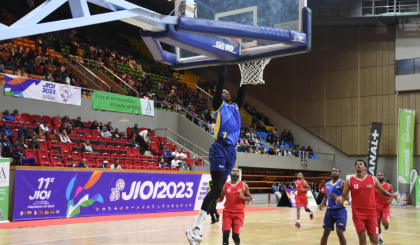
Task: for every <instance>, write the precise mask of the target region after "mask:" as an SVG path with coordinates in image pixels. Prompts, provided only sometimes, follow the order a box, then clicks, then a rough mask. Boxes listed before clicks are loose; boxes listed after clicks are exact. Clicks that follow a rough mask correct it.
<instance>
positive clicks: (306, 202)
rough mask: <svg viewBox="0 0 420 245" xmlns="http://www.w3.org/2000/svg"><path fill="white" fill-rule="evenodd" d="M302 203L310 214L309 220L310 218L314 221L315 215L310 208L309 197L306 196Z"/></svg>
mask: <svg viewBox="0 0 420 245" xmlns="http://www.w3.org/2000/svg"><path fill="white" fill-rule="evenodd" d="M302 203H303V207H304V208H305V211H306V212H308V213H309V218H310V219H313V218H314V214H313V212H312V211H311V210H310V209H309V208H308V197H307V196H304V197H303V200H302Z"/></svg>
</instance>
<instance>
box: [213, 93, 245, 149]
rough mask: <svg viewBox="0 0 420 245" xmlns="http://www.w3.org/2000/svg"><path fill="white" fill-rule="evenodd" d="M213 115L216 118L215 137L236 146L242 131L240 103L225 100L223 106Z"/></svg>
mask: <svg viewBox="0 0 420 245" xmlns="http://www.w3.org/2000/svg"><path fill="white" fill-rule="evenodd" d="M213 115H214V118H215V120H216V126H215V129H214V139H215V140H219V141H223V142H224V143H227V144H230V145H233V146H235V145H236V143H238V139H239V134H240V132H241V115H240V114H239V108H238V105H237V104H229V103H226V102H224V101H223V103H222V106H220V108H219V109H218V110H217V111H215V112H214V114H213Z"/></svg>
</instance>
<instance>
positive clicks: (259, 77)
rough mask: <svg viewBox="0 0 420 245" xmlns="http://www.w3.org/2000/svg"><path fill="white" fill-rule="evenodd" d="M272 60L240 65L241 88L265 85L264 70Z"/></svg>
mask: <svg viewBox="0 0 420 245" xmlns="http://www.w3.org/2000/svg"><path fill="white" fill-rule="evenodd" d="M270 60H271V59H263V60H256V61H251V62H248V63H243V64H238V66H239V70H241V84H240V85H239V86H242V85H246V84H252V85H257V84H265V81H264V80H263V73H264V68H265V66H266V65H267V64H268V63H269V62H270Z"/></svg>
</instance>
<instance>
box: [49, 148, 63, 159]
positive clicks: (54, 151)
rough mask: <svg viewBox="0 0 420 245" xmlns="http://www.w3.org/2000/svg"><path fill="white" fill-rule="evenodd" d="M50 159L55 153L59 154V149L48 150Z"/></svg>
mask: <svg viewBox="0 0 420 245" xmlns="http://www.w3.org/2000/svg"><path fill="white" fill-rule="evenodd" d="M49 154H50V159H52V158H53V157H54V156H55V155H61V154H60V152H59V151H57V150H50V152H49Z"/></svg>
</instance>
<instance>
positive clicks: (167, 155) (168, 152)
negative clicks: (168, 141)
mask: <svg viewBox="0 0 420 245" xmlns="http://www.w3.org/2000/svg"><path fill="white" fill-rule="evenodd" d="M163 157H164V158H166V159H168V160H167V161H168V162H172V160H173V159H174V158H175V156H173V155H172V152H171V149H169V147H167V148H166V149H165V151H164V152H163Z"/></svg>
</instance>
